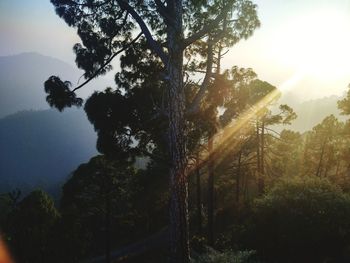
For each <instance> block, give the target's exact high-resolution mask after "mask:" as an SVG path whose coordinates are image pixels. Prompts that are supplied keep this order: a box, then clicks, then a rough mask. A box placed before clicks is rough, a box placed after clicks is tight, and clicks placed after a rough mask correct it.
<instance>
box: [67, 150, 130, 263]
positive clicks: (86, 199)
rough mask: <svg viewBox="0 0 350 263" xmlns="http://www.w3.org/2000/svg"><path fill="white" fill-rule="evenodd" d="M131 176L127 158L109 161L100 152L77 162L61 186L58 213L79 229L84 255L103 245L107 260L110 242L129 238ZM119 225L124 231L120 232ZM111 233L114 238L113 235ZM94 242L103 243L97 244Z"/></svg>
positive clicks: (120, 241) (97, 250)
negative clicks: (60, 212)
mask: <svg viewBox="0 0 350 263" xmlns="http://www.w3.org/2000/svg"><path fill="white" fill-rule="evenodd" d="M135 177H136V175H135V170H134V168H133V166H132V163H130V161H129V162H128V160H119V161H110V160H108V159H106V158H105V157H104V156H97V157H94V158H92V159H91V160H90V161H89V162H88V163H86V164H82V165H80V166H79V167H78V169H77V170H76V171H74V173H73V176H72V177H71V178H70V179H69V180H68V181H67V182H66V183H65V185H64V186H63V192H62V199H61V209H62V216H63V219H64V220H65V221H66V222H65V223H66V224H69V225H70V228H71V229H75V231H77V230H78V231H79V230H81V233H83V234H81V235H82V236H84V240H85V242H88V245H87V247H86V248H85V249H86V250H87V251H89V253H88V254H87V255H84V256H89V254H91V252H95V253H101V251H99V248H101V247H103V248H104V253H105V257H106V262H111V249H112V245H113V244H115V243H117V244H122V242H123V238H122V237H123V236H129V238H131V236H132V235H131V233H130V227H131V225H132V224H133V220H134V219H132V218H133V217H134V213H133V212H132V203H131V199H132V196H133V191H135V189H134V190H133V189H132V188H133V187H132V184H133V182H135V180H136V178H135ZM122 226H123V228H124V231H127V232H124V235H123V231H121V230H122ZM128 226H129V227H128ZM126 233H128V234H127V235H126ZM115 236H118V240H116V239H115V238H113V237H115ZM67 239H69V237H67ZM127 240H128V239H127ZM73 241H74V240H73ZM66 242H68V240H67V241H66ZM70 242H71V241H70ZM124 242H125V240H124ZM79 243H81V238H79V240H77V243H76V244H71V246H73V248H75V249H77V247H78V246H79ZM96 243H97V244H104V245H103V246H97V245H96Z"/></svg>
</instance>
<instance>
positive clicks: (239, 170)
mask: <svg viewBox="0 0 350 263" xmlns="http://www.w3.org/2000/svg"><path fill="white" fill-rule="evenodd" d="M51 3H52V5H53V8H54V9H55V12H56V14H57V15H58V16H59V17H60V18H61V19H63V20H64V21H65V23H66V24H67V26H69V27H73V28H74V29H76V30H77V34H78V36H79V39H80V41H81V42H80V43H77V44H75V45H74V47H73V50H74V53H75V56H76V60H75V62H76V64H77V66H78V67H79V68H80V69H82V70H83V71H84V75H83V76H82V80H81V81H80V82H79V83H78V84H75V82H73V81H75V80H64V79H61V78H60V76H56V75H52V76H47V80H46V81H45V83H43V87H42V88H43V89H44V91H45V93H46V101H47V103H48V105H50V107H52V108H54V109H56V110H58V111H59V112H62V111H69V110H71V109H70V108H71V107H78V108H79V107H81V108H82V109H83V110H84V111H85V114H86V117H87V119H88V120H89V122H90V123H91V125H92V126H93V127H94V130H95V131H96V133H97V140H96V149H97V151H98V153H99V154H98V155H96V156H94V157H93V158H91V159H90V160H89V161H88V162H86V163H82V164H80V165H79V166H78V167H76V168H75V169H74V170H73V171H71V174H70V175H69V177H67V180H66V181H65V183H64V185H63V186H62V188H61V192H60V194H59V197H58V198H53V197H51V196H50V194H49V193H47V192H45V191H44V190H43V189H36V190H33V191H31V192H29V193H25V194H23V192H22V191H21V189H19V188H14V189H10V190H9V191H8V192H3V193H0V231H1V237H2V240H3V242H4V243H5V244H6V247H8V250H9V251H10V254H11V255H12V256H13V258H14V262H18V263H22V262H23V263H34V262H35V263H44V262H45V263H47V262H50V263H63V262H65V263H70V262H71V263H76V262H86V263H90V262H91V263H95V262H96V263H97V262H105V263H114V262H130V263H133V262H135V263H136V262H141V263H151V262H152V263H156V262H171V263H333V262H334V263H346V262H350V159H349V156H350V147H349V146H350V117H348V116H349V115H350V85H349V87H348V92H347V94H346V96H344V97H343V98H341V99H340V100H339V101H338V102H337V107H338V109H339V111H340V112H341V114H342V115H343V116H344V118H342V119H340V118H338V116H335V115H333V114H330V115H329V116H327V117H325V118H324V119H323V120H322V121H321V122H320V123H318V124H317V125H315V126H314V127H313V128H312V129H311V130H308V131H305V132H298V131H295V130H292V129H290V128H289V126H290V125H291V124H292V123H293V121H295V120H297V119H298V117H299V116H298V115H297V113H296V112H295V111H294V110H293V108H292V107H291V106H289V105H288V104H285V103H284V102H283V103H282V102H280V98H281V96H282V91H281V90H280V89H279V87H277V86H275V85H273V84H272V83H269V82H267V81H264V80H262V79H260V78H259V75H258V72H255V70H254V69H252V68H245V67H241V66H239V65H235V64H232V65H230V68H226V67H223V65H222V61H223V59H224V57H225V55H226V54H227V52H228V50H229V49H230V48H232V47H233V46H234V45H235V44H237V43H238V42H240V41H241V40H242V41H243V40H245V39H248V38H249V37H251V36H252V35H253V34H254V32H255V31H256V30H258V28H259V27H260V26H263V25H261V23H260V20H259V16H258V12H257V10H258V6H257V5H256V4H254V3H253V2H252V1H250V0H226V1H223V0H208V1H202V0H163V1H162V0H131V1H124V0H51ZM112 61H118V63H119V64H120V65H119V66H118V67H113V66H112V64H111V63H112ZM266 63H268V61H267V62H266ZM110 72H113V74H114V81H115V83H114V84H112V85H111V86H110V87H105V89H103V90H96V91H94V92H93V93H91V94H90V96H89V97H88V98H87V99H86V100H84V99H82V98H81V97H79V92H80V91H81V90H82V89H84V87H85V86H86V85H87V84H88V83H89V84H91V83H94V80H95V79H97V78H99V77H100V76H102V75H105V74H107V73H110ZM70 81H72V82H70ZM92 85H93V84H92ZM344 88H345V87H344ZM44 99H45V98H43V100H44ZM347 119H348V120H347ZM67 128H68V129H69V127H67ZM47 136H48V137H49V136H50V134H48V135H47ZM77 136H78V135H77ZM68 139H69V142H70V141H71V140H72V138H67V141H68ZM12 158H16V157H15V156H14V157H12ZM57 162H60V160H57ZM54 172H55V171H52V173H54ZM23 176H25V175H23ZM47 176H50V174H48V175H47ZM0 245H1V243H0ZM0 254H1V248H0ZM0 262H1V255H0ZM9 262H10V261H9ZM5 263H8V262H5Z"/></svg>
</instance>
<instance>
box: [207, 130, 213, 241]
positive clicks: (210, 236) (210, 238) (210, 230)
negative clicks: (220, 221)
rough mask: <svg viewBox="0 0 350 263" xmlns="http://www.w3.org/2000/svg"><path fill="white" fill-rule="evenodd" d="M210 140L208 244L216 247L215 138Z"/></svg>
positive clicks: (211, 137)
mask: <svg viewBox="0 0 350 263" xmlns="http://www.w3.org/2000/svg"><path fill="white" fill-rule="evenodd" d="M209 136H210V138H209V140H208V152H209V160H208V244H209V245H210V246H213V245H214V163H213V156H212V151H213V136H212V135H211V134H210V135H209Z"/></svg>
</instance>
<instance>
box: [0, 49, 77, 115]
mask: <svg viewBox="0 0 350 263" xmlns="http://www.w3.org/2000/svg"><path fill="white" fill-rule="evenodd" d="M51 75H58V76H60V77H61V78H62V79H64V80H66V79H67V80H76V79H78V77H79V71H78V70H77V69H76V68H74V67H73V66H71V65H69V64H67V63H65V62H63V61H60V60H58V59H55V58H51V57H47V56H43V55H40V54H37V53H22V54H19V55H13V56H3V57H0V118H2V117H4V116H6V115H9V114H13V113H15V112H17V111H22V110H39V109H48V108H49V107H48V104H47V103H46V101H45V97H46V95H45V92H44V86H43V83H44V82H45V80H47V78H48V77H49V76H51Z"/></svg>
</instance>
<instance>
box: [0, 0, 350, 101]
mask: <svg viewBox="0 0 350 263" xmlns="http://www.w3.org/2000/svg"><path fill="white" fill-rule="evenodd" d="M253 2H255V3H256V4H257V5H258V15H259V18H260V20H261V27H260V28H259V29H257V30H256V31H255V33H254V35H253V36H252V37H250V38H249V39H247V40H243V41H241V42H239V43H238V44H236V45H235V46H234V47H232V48H230V51H229V52H228V53H227V54H226V56H225V58H224V61H223V66H224V67H226V68H230V67H232V66H235V65H237V66H240V67H250V68H253V69H254V71H255V72H256V73H257V74H258V76H259V78H260V79H262V80H265V81H268V82H269V83H271V84H273V85H275V86H277V87H279V88H280V89H282V91H283V92H284V94H285V96H284V97H287V98H290V99H295V100H298V101H305V100H310V99H316V98H321V97H325V96H330V95H342V94H344V92H345V91H346V90H347V85H348V83H350V49H349V48H350V0H255V1H253ZM76 42H79V38H78V37H77V35H76V34H75V29H73V28H69V27H68V26H67V25H66V24H65V23H64V21H63V20H62V19H60V18H59V17H58V16H57V15H56V14H55V12H54V8H53V6H52V5H51V3H50V1H49V0H30V1H23V0H0V56H5V55H13V54H18V53H22V52H38V53H41V54H43V55H48V56H51V57H55V58H58V59H61V60H63V61H65V62H67V63H69V64H71V65H73V64H74V54H73V51H72V46H73V44H74V43H76Z"/></svg>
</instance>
